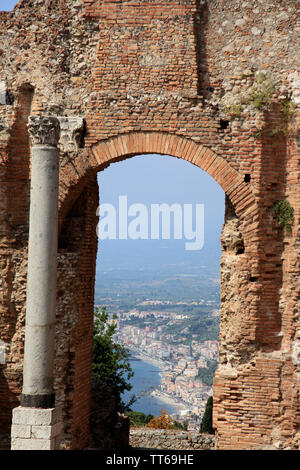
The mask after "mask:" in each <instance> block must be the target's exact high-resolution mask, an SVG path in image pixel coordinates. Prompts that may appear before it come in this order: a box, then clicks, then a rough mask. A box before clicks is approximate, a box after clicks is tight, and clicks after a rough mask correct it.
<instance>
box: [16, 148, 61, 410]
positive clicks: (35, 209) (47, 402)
mask: <svg viewBox="0 0 300 470" xmlns="http://www.w3.org/2000/svg"><path fill="white" fill-rule="evenodd" d="M30 198H31V200H30V228H29V248H28V275H27V276H28V277H27V306H26V327H25V351H24V371H23V393H22V397H21V405H22V406H30V407H40V408H51V407H52V406H54V392H53V365H54V352H55V347H54V336H55V310H56V276H57V271H56V267H57V223H58V209H57V205H58V150H57V147H55V146H50V145H37V146H34V147H33V148H32V173H31V194H30Z"/></svg>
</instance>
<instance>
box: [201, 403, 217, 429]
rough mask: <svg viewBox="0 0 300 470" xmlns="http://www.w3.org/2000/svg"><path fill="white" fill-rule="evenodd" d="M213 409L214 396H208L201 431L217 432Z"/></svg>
mask: <svg viewBox="0 0 300 470" xmlns="http://www.w3.org/2000/svg"><path fill="white" fill-rule="evenodd" d="M212 411H213V397H208V400H207V402H206V406H205V410H204V414H203V417H202V421H201V424H200V432H201V433H206V434H215V430H214V428H213V427H212Z"/></svg>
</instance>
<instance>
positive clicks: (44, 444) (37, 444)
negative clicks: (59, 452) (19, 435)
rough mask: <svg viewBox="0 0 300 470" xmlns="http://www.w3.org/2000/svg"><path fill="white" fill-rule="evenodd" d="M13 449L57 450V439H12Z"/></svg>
mask: <svg viewBox="0 0 300 470" xmlns="http://www.w3.org/2000/svg"><path fill="white" fill-rule="evenodd" d="M11 450H55V439H12V440H11Z"/></svg>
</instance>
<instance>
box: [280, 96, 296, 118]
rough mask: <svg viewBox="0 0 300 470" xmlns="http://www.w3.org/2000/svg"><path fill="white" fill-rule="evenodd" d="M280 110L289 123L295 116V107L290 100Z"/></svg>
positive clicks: (283, 103)
mask: <svg viewBox="0 0 300 470" xmlns="http://www.w3.org/2000/svg"><path fill="white" fill-rule="evenodd" d="M280 110H281V112H282V113H283V114H284V116H285V120H286V121H289V120H290V119H291V118H292V117H293V116H294V114H295V106H294V104H293V102H292V101H291V100H290V99H286V100H284V101H283V102H282V104H281V109H280Z"/></svg>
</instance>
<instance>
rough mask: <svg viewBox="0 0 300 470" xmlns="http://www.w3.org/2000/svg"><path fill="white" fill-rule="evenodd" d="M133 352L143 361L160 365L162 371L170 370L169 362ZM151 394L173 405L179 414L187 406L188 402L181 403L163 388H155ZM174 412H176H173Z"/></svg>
mask: <svg viewBox="0 0 300 470" xmlns="http://www.w3.org/2000/svg"><path fill="white" fill-rule="evenodd" d="M132 353H133V356H134V357H135V358H136V359H139V360H141V361H143V362H147V363H148V364H151V365H154V366H156V367H158V368H159V369H160V371H161V372H165V371H167V370H168V364H166V363H164V362H162V361H159V360H157V359H153V358H151V357H149V356H144V355H142V354H140V353H136V352H135V351H133V350H132ZM159 375H160V376H161V375H162V374H161V373H160V374H159ZM150 395H151V396H152V397H153V398H156V399H158V400H159V401H161V402H162V403H165V404H167V405H170V406H172V407H173V408H175V410H176V414H179V413H180V411H182V410H185V409H186V408H187V404H185V403H183V402H182V403H179V402H178V400H176V399H175V398H173V397H172V396H170V395H167V394H166V393H164V392H162V391H161V390H159V389H158V388H156V389H154V390H153V391H152V392H151V393H150ZM172 414H174V413H172Z"/></svg>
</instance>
